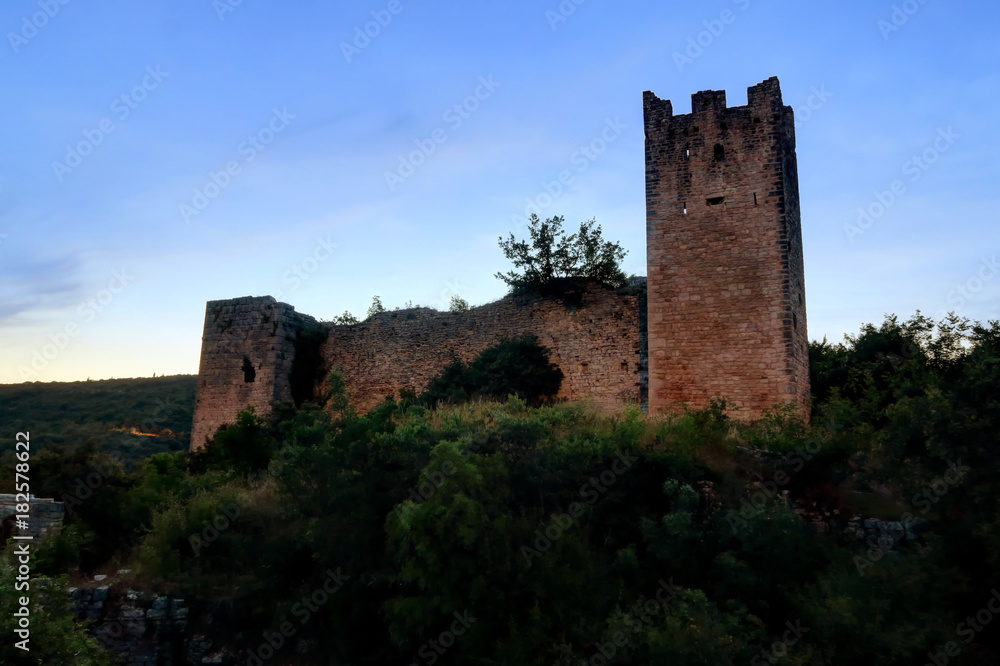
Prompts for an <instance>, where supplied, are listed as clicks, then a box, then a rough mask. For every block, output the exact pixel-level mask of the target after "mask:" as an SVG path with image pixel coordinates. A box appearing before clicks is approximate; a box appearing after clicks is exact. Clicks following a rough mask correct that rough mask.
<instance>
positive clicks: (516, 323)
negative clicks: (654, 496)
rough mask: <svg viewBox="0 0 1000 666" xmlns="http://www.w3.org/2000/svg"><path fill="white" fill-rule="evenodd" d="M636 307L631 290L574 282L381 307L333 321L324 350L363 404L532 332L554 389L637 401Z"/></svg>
mask: <svg viewBox="0 0 1000 666" xmlns="http://www.w3.org/2000/svg"><path fill="white" fill-rule="evenodd" d="M642 306H643V303H642V302H641V301H640V297H639V296H624V295H620V294H618V293H616V292H615V291H613V290H610V289H605V288H603V287H600V286H596V285H592V286H589V287H587V286H586V285H581V286H578V287H577V288H576V289H571V290H570V291H568V292H567V293H565V294H564V295H563V296H560V297H555V296H552V297H531V298H526V297H507V298H504V299H502V300H500V301H497V302H495V303H490V304H488V305H484V306H481V307H478V308H474V309H472V310H470V311H468V312H461V313H458V312H437V311H435V310H430V309H427V308H415V309H411V310H398V311H393V312H385V313H382V314H379V315H376V316H375V317H373V318H371V319H370V320H368V321H366V322H363V323H361V324H355V325H352V326H332V327H331V328H330V334H329V338H328V339H327V342H326V344H325V346H324V348H323V358H324V361H325V362H326V364H327V367H328V368H332V367H335V366H336V367H339V368H341V370H342V371H343V372H344V374H345V375H346V376H347V379H348V387H349V390H350V392H351V397H352V402H353V404H354V405H355V406H356V407H357V408H358V409H360V410H362V411H365V410H368V409H371V408H372V407H374V406H375V405H376V404H378V403H379V402H381V401H382V400H383V399H384V398H385V397H386V396H389V395H395V394H397V393H398V391H399V390H400V389H411V390H413V391H416V392H417V393H420V392H422V391H423V390H425V389H426V388H427V386H428V385H429V383H430V381H431V379H433V378H434V377H435V376H436V375H437V374H438V373H440V372H441V370H442V369H443V368H444V367H445V366H446V365H448V364H449V363H451V362H452V361H453V360H455V359H460V360H462V361H463V362H466V363H468V362H469V361H471V360H472V359H474V358H475V357H476V356H477V355H478V354H479V353H480V352H482V351H483V350H484V349H487V348H488V347H491V346H493V345H495V344H497V343H498V342H500V341H501V340H503V339H504V338H505V337H520V336H525V335H534V336H537V337H538V339H539V342H540V343H541V344H542V345H544V346H546V347H548V348H549V349H550V350H551V356H550V360H551V361H552V362H553V363H555V364H556V365H557V366H559V368H560V369H561V370H562V371H563V374H564V375H565V378H564V379H563V383H562V389H561V390H560V392H559V397H561V398H566V399H568V400H579V399H582V398H588V399H590V400H592V401H593V402H594V403H595V404H596V405H598V406H600V407H603V408H612V409H613V408H620V407H621V406H622V405H624V404H625V403H628V402H640V400H641V391H640V379H641V377H640V371H641V370H642V367H641V366H642V362H643V361H644V359H643V358H641V357H642V349H641V344H640V313H641V310H642V309H643V307H642Z"/></svg>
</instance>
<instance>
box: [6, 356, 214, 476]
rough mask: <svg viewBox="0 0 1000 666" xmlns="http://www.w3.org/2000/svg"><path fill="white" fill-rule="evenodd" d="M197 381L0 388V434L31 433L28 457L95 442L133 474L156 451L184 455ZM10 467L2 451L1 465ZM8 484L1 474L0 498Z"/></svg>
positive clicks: (172, 379) (9, 455)
mask: <svg viewBox="0 0 1000 666" xmlns="http://www.w3.org/2000/svg"><path fill="white" fill-rule="evenodd" d="M197 383H198V378H197V377H195V376H192V375H178V376H172V377H157V378H155V379H148V378H146V379H107V380H101V381H84V382H49V383H45V384H43V383H40V382H32V383H26V384H0V428H2V430H0V432H6V433H15V432H25V431H27V432H30V433H31V445H32V457H33V458H34V457H35V456H36V455H37V454H38V453H40V452H41V451H43V450H44V449H45V448H47V447H49V446H52V445H59V446H62V447H63V450H66V449H71V448H75V447H77V446H80V445H82V444H83V443H84V442H87V441H88V440H90V439H94V440H95V442H96V448H97V449H99V450H100V451H102V452H103V453H106V454H108V455H111V456H113V457H115V458H117V459H119V460H120V461H121V462H122V464H124V465H125V467H126V468H127V469H133V468H134V467H135V466H137V465H139V464H141V463H142V461H143V460H144V459H145V458H147V457H148V456H150V455H153V454H154V453H160V452H163V451H184V450H187V448H188V446H189V445H190V432H191V421H192V419H193V417H194V396H195V387H196V386H197ZM134 432H140V433H145V434H143V435H136V434H133V433H134ZM150 435H156V436H155V437H154V436H150ZM13 463H14V451H13V448H12V447H11V448H7V449H5V450H4V452H3V453H2V454H0V467H2V468H3V469H11V466H12V465H13ZM13 482H14V479H13V476H10V475H0V492H13V485H12V484H13ZM36 492H40V491H36Z"/></svg>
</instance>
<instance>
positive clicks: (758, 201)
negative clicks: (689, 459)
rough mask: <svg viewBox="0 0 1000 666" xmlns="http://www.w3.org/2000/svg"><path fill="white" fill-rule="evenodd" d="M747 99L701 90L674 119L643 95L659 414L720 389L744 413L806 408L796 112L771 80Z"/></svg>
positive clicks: (652, 368) (652, 389)
mask: <svg viewBox="0 0 1000 666" xmlns="http://www.w3.org/2000/svg"><path fill="white" fill-rule="evenodd" d="M747 100H748V103H747V105H746V106H738V107H733V108H727V107H726V93H725V91H716V90H709V91H704V92H699V93H695V94H694V95H692V96H691V109H692V110H691V113H689V114H682V115H676V116H675V115H674V114H673V106H672V105H671V103H670V101H669V100H662V99H660V98H659V97H657V96H656V95H655V94H653V93H652V92H649V91H647V92H645V93H643V112H644V117H645V131H646V263H647V270H648V288H649V297H648V298H649V300H648V327H649V330H648V334H649V407H650V410H651V411H655V410H656V409H658V408H662V407H667V406H675V405H679V404H686V405H689V406H691V407H695V408H701V407H704V406H706V405H707V404H708V403H709V402H710V401H711V400H712V399H713V398H720V397H724V398H726V399H727V400H728V402H729V405H730V406H731V407H732V408H735V415H736V416H737V417H739V418H744V419H752V418H755V417H757V416H759V415H760V414H761V412H762V411H763V410H765V409H767V408H768V407H770V406H772V405H775V404H776V403H782V402H791V403H792V404H794V405H795V406H796V407H797V409H798V410H799V411H800V413H801V414H802V415H803V416H808V404H809V346H808V340H807V337H806V306H805V278H804V270H803V259H802V225H801V218H800V215H799V186H798V171H797V166H796V160H795V122H794V115H793V113H792V108H791V107H788V106H784V104H783V103H782V99H781V88H780V86H779V83H778V79H777V78H776V77H772V78H770V79H768V80H767V81H764V82H763V83H760V84H758V85H755V86H752V87H751V88H749V90H748V95H747Z"/></svg>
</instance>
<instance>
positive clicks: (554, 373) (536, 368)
mask: <svg viewBox="0 0 1000 666" xmlns="http://www.w3.org/2000/svg"><path fill="white" fill-rule="evenodd" d="M562 380H563V372H562V370H560V369H559V368H558V367H557V366H556V365H554V364H552V363H550V362H549V350H548V349H547V348H545V347H543V346H541V345H539V344H538V339H537V338H532V337H529V338H516V339H512V340H505V341H504V342H501V343H500V344H498V345H495V346H493V347H490V348H489V349H486V350H485V351H483V352H482V353H481V354H480V355H479V356H478V357H476V359H475V360H474V361H472V363H470V364H469V365H465V364H464V363H462V362H461V361H455V362H454V363H451V364H450V365H448V366H447V367H446V368H445V369H444V371H443V372H442V373H441V374H440V375H439V376H438V377H436V378H435V379H434V380H432V381H431V385H430V387H429V388H428V389H427V391H426V392H424V393H423V394H422V395H421V396H420V399H421V401H422V402H424V403H425V404H428V405H432V406H433V405H437V404H439V403H446V404H455V403H460V402H465V401H467V400H472V399H475V398H492V399H495V400H499V399H503V398H505V397H506V396H508V395H516V396H518V397H520V398H522V399H523V400H525V401H527V402H528V403H529V404H531V405H539V404H541V403H543V402H546V401H550V400H551V399H552V398H554V397H555V396H556V394H557V393H559V387H560V386H561V385H562Z"/></svg>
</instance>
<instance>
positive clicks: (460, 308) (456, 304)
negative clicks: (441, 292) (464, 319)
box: [448, 296, 469, 312]
mask: <svg viewBox="0 0 1000 666" xmlns="http://www.w3.org/2000/svg"><path fill="white" fill-rule="evenodd" d="M448 311H449V312H468V311H469V301H467V300H465V299H464V298H462V297H461V296H452V297H451V302H450V303H449V304H448Z"/></svg>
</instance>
